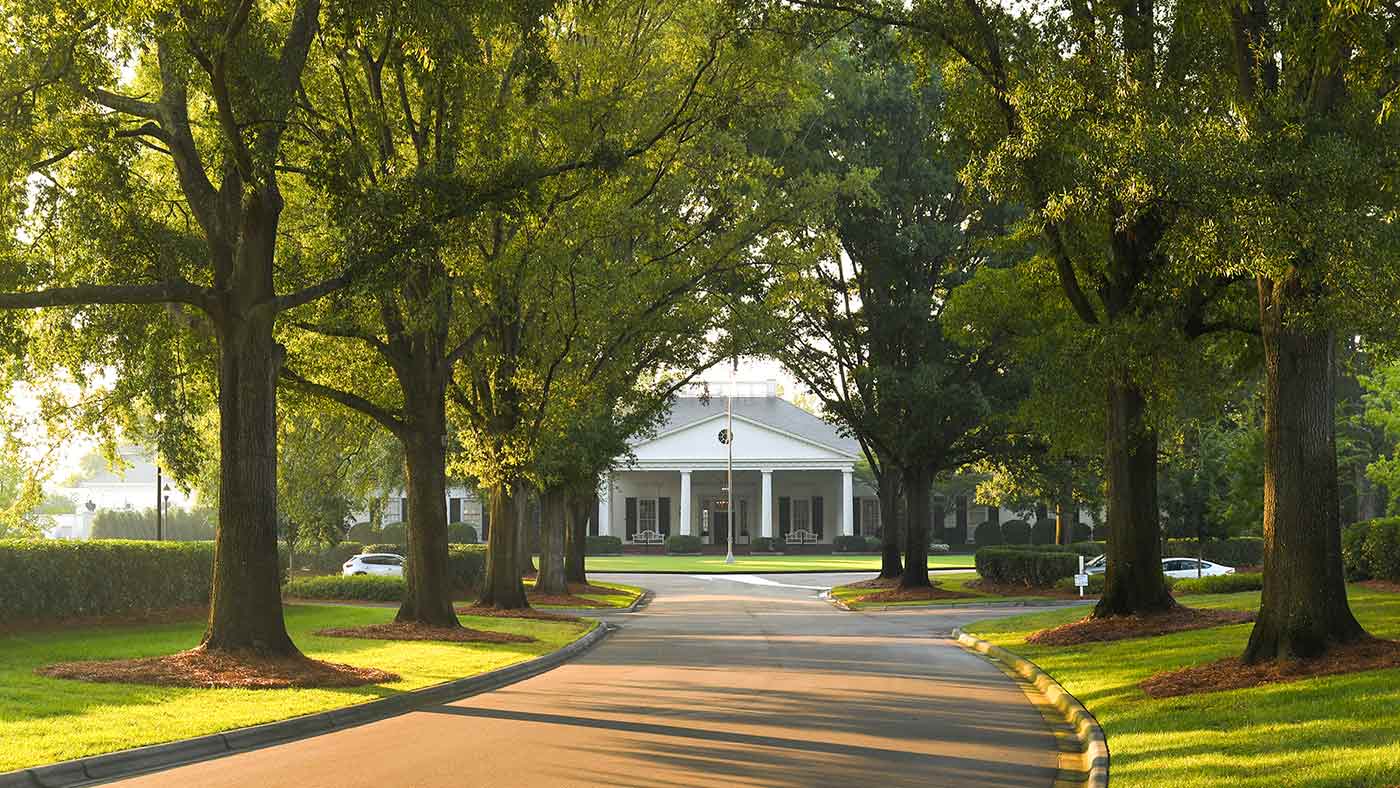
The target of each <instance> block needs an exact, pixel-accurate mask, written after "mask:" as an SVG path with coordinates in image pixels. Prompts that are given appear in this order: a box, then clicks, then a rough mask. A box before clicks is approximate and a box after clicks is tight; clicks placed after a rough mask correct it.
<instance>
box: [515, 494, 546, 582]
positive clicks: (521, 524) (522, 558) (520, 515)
mask: <svg viewBox="0 0 1400 788" xmlns="http://www.w3.org/2000/svg"><path fill="white" fill-rule="evenodd" d="M529 489H530V488H529V487H521V493H520V500H519V501H517V502H516V507H515V520H516V524H515V539H516V548H515V549H516V553H515V558H516V563H517V564H518V566H519V571H520V576H521V577H535V576H536V575H538V574H539V572H538V571H537V570H536V569H535V559H534V556H533V555H532V551H531V550H530V531H532V530H533V529H534V525H535V516H534V515H535V512H534V508H533V507H534V506H541V505H543V501H542V500H540V498H539V496H538V495H536V496H535V500H534V501H533V502H532V501H531V500H530V497H531V496H530V493H529V492H527V491H528V490H529ZM541 519H543V518H541Z"/></svg>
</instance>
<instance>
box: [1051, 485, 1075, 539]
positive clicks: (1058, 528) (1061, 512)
mask: <svg viewBox="0 0 1400 788" xmlns="http://www.w3.org/2000/svg"><path fill="white" fill-rule="evenodd" d="M1073 513H1074V485H1073V484H1072V483H1071V482H1068V481H1066V482H1065V483H1064V484H1063V485H1062V486H1061V487H1060V494H1059V497H1057V498H1056V499H1055V544H1073V542H1074V528H1075V526H1077V525H1079V518H1078V515H1076V514H1073Z"/></svg>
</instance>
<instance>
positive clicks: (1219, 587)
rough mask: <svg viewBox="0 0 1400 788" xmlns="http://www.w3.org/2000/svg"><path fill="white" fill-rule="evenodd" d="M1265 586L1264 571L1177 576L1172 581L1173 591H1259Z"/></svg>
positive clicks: (1219, 592)
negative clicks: (1207, 575)
mask: <svg viewBox="0 0 1400 788" xmlns="http://www.w3.org/2000/svg"><path fill="white" fill-rule="evenodd" d="M1263 587H1264V575H1263V573H1261V572H1236V573H1235V574H1232V575H1211V576H1209V577H1186V578H1176V579H1175V580H1174V581H1173V582H1172V593H1175V594H1234V593H1237V592H1240V591H1259V590H1260V589H1262V588H1263Z"/></svg>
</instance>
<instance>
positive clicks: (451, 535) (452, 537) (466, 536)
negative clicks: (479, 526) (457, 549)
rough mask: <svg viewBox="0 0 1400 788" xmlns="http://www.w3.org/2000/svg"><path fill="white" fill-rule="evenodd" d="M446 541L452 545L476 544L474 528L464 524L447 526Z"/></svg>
mask: <svg viewBox="0 0 1400 788" xmlns="http://www.w3.org/2000/svg"><path fill="white" fill-rule="evenodd" d="M447 541H448V542H451V543H452V544H476V543H477V542H479V541H481V540H480V539H478V538H477V537H476V528H475V527H474V526H470V525H467V524H466V523H452V524H451V525H449V526H447Z"/></svg>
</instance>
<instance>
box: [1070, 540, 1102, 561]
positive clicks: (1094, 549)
mask: <svg viewBox="0 0 1400 788" xmlns="http://www.w3.org/2000/svg"><path fill="white" fill-rule="evenodd" d="M1104 547H1105V543H1104V542H1075V543H1074V544H1072V545H1070V546H1069V549H1071V550H1073V551H1074V552H1076V553H1078V554H1079V555H1082V556H1084V557H1085V558H1098V557H1099V556H1101V555H1103V551H1104Z"/></svg>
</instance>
